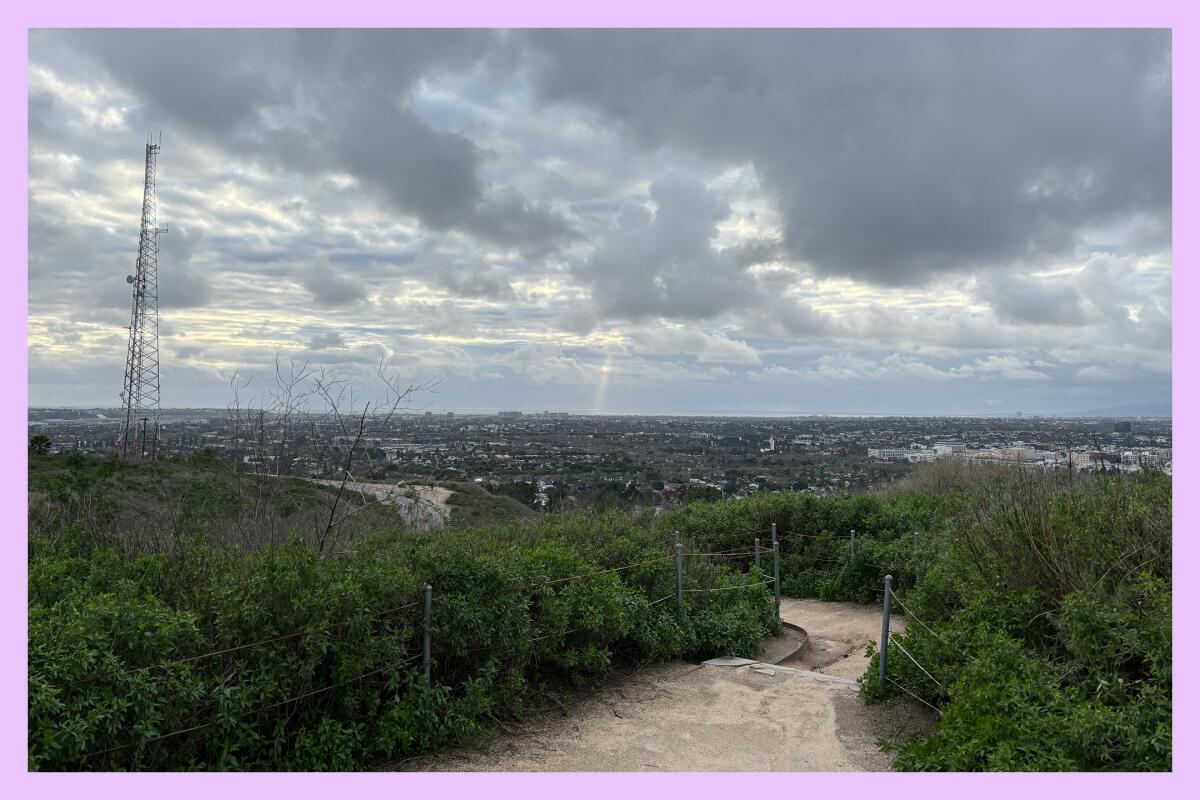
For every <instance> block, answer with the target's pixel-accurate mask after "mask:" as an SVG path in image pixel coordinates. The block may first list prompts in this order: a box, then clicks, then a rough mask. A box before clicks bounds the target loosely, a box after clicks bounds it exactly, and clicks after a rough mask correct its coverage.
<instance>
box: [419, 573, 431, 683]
mask: <svg viewBox="0 0 1200 800" xmlns="http://www.w3.org/2000/svg"><path fill="white" fill-rule="evenodd" d="M432 616H433V584H429V583H427V584H425V641H424V648H423V650H422V657H423V658H422V664H423V666H424V668H425V682H426V683H429V641H430V633H431V631H430V625H429V620H430V617H432Z"/></svg>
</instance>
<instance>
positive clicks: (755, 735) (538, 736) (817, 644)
mask: <svg viewBox="0 0 1200 800" xmlns="http://www.w3.org/2000/svg"><path fill="white" fill-rule="evenodd" d="M782 611H783V618H784V619H785V620H787V621H788V622H793V623H795V624H797V625H800V626H801V627H803V628H805V629H806V630H807V631H808V634H809V647H808V648H807V650H806V652H805V653H803V654H802V655H801V656H800V657H799V658H796V659H792V660H789V661H785V662H784V663H783V664H782V665H781V666H782V667H784V668H783V669H776V670H766V671H761V670H760V669H755V668H752V667H749V666H741V667H714V666H706V665H701V666H697V665H694V664H684V663H680V662H673V663H669V664H656V665H652V666H650V667H647V668H646V669H644V670H642V671H641V672H640V673H638V674H636V675H634V676H633V677H631V678H629V679H628V680H626V681H624V682H622V683H619V684H616V685H614V686H612V687H611V688H608V689H605V690H603V691H601V692H599V693H598V694H596V695H594V696H592V697H590V698H586V699H584V700H582V701H581V702H579V703H577V704H576V705H574V706H572V707H571V708H570V710H569V711H568V713H567V714H566V715H563V714H561V713H557V712H556V713H549V714H541V715H538V716H535V717H533V718H531V719H529V720H528V721H526V722H523V723H521V724H519V725H517V726H516V727H515V728H513V729H512V731H511V732H510V733H507V734H505V735H502V736H499V737H498V738H496V739H494V740H492V741H490V742H486V743H483V744H482V745H481V746H479V747H476V748H463V749H458V750H452V751H447V752H444V753H440V754H437V755H434V756H429V757H425V758H421V759H416V760H413V761H410V762H406V763H404V764H402V765H400V768H402V769H408V770H425V771H442V770H446V771H552V772H569V771H645V770H660V771H751V772H755V771H807V770H812V771H838V770H843V771H845V770H849V771H874V770H886V769H888V768H889V766H890V764H891V758H892V757H891V756H890V755H889V754H886V753H883V752H881V751H880V749H879V747H878V745H877V744H876V742H877V740H878V739H880V738H886V739H902V738H905V737H906V736H909V735H912V734H914V733H918V732H924V731H927V730H928V729H929V727H930V726H931V724H932V722H931V720H930V717H929V714H928V713H927V712H926V710H925V709H924V708H923V707H922V706H920V705H919V704H917V703H916V702H915V701H900V702H892V703H889V704H885V705H877V706H865V705H864V704H863V703H862V701H861V700H859V699H858V696H857V694H856V687H855V686H854V685H853V682H852V679H853V678H857V677H858V676H859V675H860V674H862V672H863V671H864V670H865V669H866V667H867V664H868V660H867V658H866V656H865V648H866V644H867V642H868V641H870V640H877V639H878V638H879V633H880V632H879V624H880V618H879V614H880V612H879V609H878V608H877V607H870V606H860V605H854V604H851V603H825V602H821V601H817V600H791V599H785V600H784V602H783V609H782ZM893 620H894V623H893V624H898V625H899V627H900V628H901V629H902V628H903V624H904V623H903V619H896V617H893ZM769 672H774V674H768V673H769ZM805 673H809V674H805ZM812 673H820V676H814V675H812ZM823 676H829V678H828V679H824V677H823Z"/></svg>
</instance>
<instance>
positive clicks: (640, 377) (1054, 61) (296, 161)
mask: <svg viewBox="0 0 1200 800" xmlns="http://www.w3.org/2000/svg"><path fill="white" fill-rule="evenodd" d="M1169 48H1170V41H1169V36H1168V35H1167V34H1164V33H1156V32H1146V31H1133V32H1130V31H1076V32H1072V31H1056V32H1037V31H1011V32H1005V31H985V32H956V31H938V32H929V31H915V32H914V31H891V32H884V31H859V32H845V31H775V32H770V31H758V32H755V31H649V32H635V31H576V32H571V31H567V32H563V31H548V32H547V31H538V32H499V33H497V32H487V31H173V32H164V31H111V30H95V31H76V32H69V31H34V32H31V35H30V73H29V78H30V97H29V113H30V154H29V174H30V217H29V219H30V231H29V233H30V254H29V269H30V315H29V318H30V322H29V342H30V356H31V371H30V379H31V399H32V398H37V399H38V401H39V402H54V403H57V402H63V400H62V398H63V397H67V396H70V397H71V398H73V399H72V400H71V402H99V401H101V400H102V401H103V402H105V403H109V402H115V398H116V397H117V395H118V393H119V390H120V378H121V372H122V365H123V362H122V358H123V356H124V350H125V346H126V340H127V337H128V331H127V329H126V328H125V326H126V325H128V322H129V313H130V289H129V286H128V285H127V284H126V283H125V280H124V278H125V275H126V274H127V273H130V272H132V271H133V264H134V259H135V256H136V250H137V223H138V214H137V212H138V209H139V208H140V201H141V184H142V176H141V147H142V144H141V143H142V141H143V136H144V135H145V131H146V129H147V128H150V129H153V130H157V129H159V128H162V129H163V130H164V132H165V134H166V136H165V143H166V144H165V147H164V152H163V159H162V163H161V164H160V167H161V170H160V182H159V187H158V188H159V193H158V194H159V198H160V223H169V224H170V226H171V233H170V234H168V235H166V236H164V237H163V238H162V239H161V240H160V246H161V248H162V250H161V253H160V264H161V269H162V279H161V281H160V296H161V300H162V308H163V317H162V319H163V328H162V336H163V339H162V344H163V353H164V376H165V377H164V380H165V381H166V382H167V383H169V384H170V386H171V387H173V388H172V389H171V390H170V392H169V394H170V397H171V400H170V402H172V403H176V404H180V405H186V404H206V403H213V402H216V403H218V404H221V403H224V402H226V401H227V400H228V397H227V396H226V394H227V392H228V389H229V376H228V374H227V373H228V371H229V370H231V369H234V368H236V369H240V370H243V371H244V373H245V374H247V375H249V374H251V373H252V372H257V373H258V374H260V375H261V376H263V378H265V380H266V381H267V383H269V382H270V379H271V378H270V376H271V375H272V374H273V369H274V362H275V359H276V358H277V357H278V356H279V355H280V354H281V353H282V354H284V355H285V356H287V357H292V356H294V357H295V358H297V359H299V360H305V359H311V360H312V361H313V363H322V364H329V365H336V367H337V368H338V369H339V370H342V369H344V370H347V371H348V374H349V375H350V376H351V377H353V376H358V377H363V376H366V377H369V375H370V369H369V367H370V365H371V364H373V363H374V362H375V361H377V360H378V359H379V358H381V357H384V356H387V357H392V358H395V359H396V360H397V361H398V362H400V363H403V364H404V365H406V367H410V368H411V369H412V370H413V371H414V372H416V373H422V374H424V373H428V374H431V375H433V374H441V375H445V376H449V377H450V378H452V379H453V380H454V381H457V382H456V383H454V385H453V387H448V389H449V390H448V392H447V394H446V395H445V399H446V402H447V404H448V405H449V406H450V407H454V406H458V407H467V406H490V405H493V404H496V403H503V404H509V403H512V405H513V407H521V406H522V405H525V406H526V407H529V406H530V405H531V404H532V405H536V406H538V407H549V408H553V407H564V405H563V404H567V405H566V407H571V408H578V407H581V405H580V403H583V404H584V405H587V403H588V402H590V400H589V399H588V398H590V397H591V396H592V395H593V394H595V395H596V396H597V397H601V396H607V397H608V398H609V399H608V400H607V401H605V402H608V403H613V404H616V405H613V406H612V408H617V407H622V406H623V407H625V408H629V409H635V408H636V409H641V410H646V411H662V410H669V409H670V408H671V407H672V406H671V404H672V403H674V404H675V406H674V407H675V408H679V407H690V406H687V405H683V406H680V405H679V404H680V403H687V402H691V400H690V398H691V397H693V396H695V392H696V387H697V386H703V387H704V392H705V396H706V397H711V402H712V403H713V404H714V408H716V407H722V408H724V409H726V410H746V409H751V408H757V407H761V406H759V405H758V404H759V403H760V402H761V399H762V398H764V397H775V398H784V397H786V398H788V399H787V404H788V406H789V407H791V408H810V409H818V410H829V411H834V410H846V408H850V407H854V408H860V409H862V410H874V411H877V412H894V411H906V412H912V411H922V410H924V411H929V410H945V409H955V410H960V411H977V410H980V409H981V408H982V405H981V404H982V403H984V402H985V401H986V403H987V404H988V408H999V407H1008V408H1022V409H1024V410H1025V411H1027V412H1029V411H1033V410H1039V409H1040V410H1043V411H1062V410H1071V409H1072V408H1075V409H1077V408H1079V407H1080V406H1079V404H1076V403H1074V402H1073V401H1072V402H1068V401H1069V400H1070V397H1068V396H1067V395H1069V394H1070V393H1071V392H1075V393H1076V394H1075V395H1072V396H1076V397H1086V398H1087V400H1088V402H1087V406H1088V407H1090V406H1097V405H1105V404H1109V405H1116V404H1118V403H1121V402H1126V401H1129V400H1131V399H1137V398H1138V397H1140V396H1141V395H1143V394H1148V393H1149V394H1154V395H1156V396H1165V394H1169V390H1170V346H1171V341H1170V334H1171V330H1170V327H1171V306H1170V269H1171V258H1170V250H1169V247H1170V233H1171V220H1170V214H1169V195H1170V180H1169V167H1170V161H1169V145H1170V138H1169V126H1170V106H1169V92H1170V84H1169V68H1170V62H1169V56H1170V52H1169ZM198 306H202V307H203V308H202V309H200V310H197V307H198ZM173 361H174V362H175V367H170V366H169V365H170V363H172V362H173ZM98 365H103V366H102V368H100V367H99V366H98ZM222 371H224V372H222ZM167 378H169V379H170V380H169V381H167ZM597 382H600V384H599V385H600V386H604V385H605V383H607V389H606V390H605V391H607V393H608V394H607V395H605V394H604V392H596V391H594V390H595V389H596V386H597ZM260 383H261V380H260V382H259V383H256V384H255V385H256V386H258V385H260ZM164 385H166V383H165V384H164ZM206 387H207V388H206ZM530 387H536V388H532V389H531V388H530ZM656 387H659V388H656ZM661 387H671V389H670V391H667V392H665V393H664V390H661ZM84 393H86V394H87V397H88V398H94V399H86V400H85V399H84V397H83V395H84ZM622 393H624V394H622ZM164 397H167V394H164ZM580 397H583V398H585V399H583V400H580V399H579V398H580ZM1098 397H1099V398H1103V402H1101V401H1100V400H1097V399H1096V398H1098ZM572 398H573V399H572ZM656 398H657V399H656ZM898 398H899V399H898ZM903 398H908V400H904V399H903ZM1064 398H1065V399H1064ZM596 402H597V403H599V400H597V401H596ZM663 403H666V405H665V406H664V405H662V404H663ZM993 403H1000V404H1001V405H999V406H993ZM1005 403H1007V404H1008V405H1007V406H1005V405H1004V404H1005ZM864 404H866V405H864ZM1014 404H1015V405H1014ZM867 406H869V407H870V408H867ZM597 408H600V406H599V405H597Z"/></svg>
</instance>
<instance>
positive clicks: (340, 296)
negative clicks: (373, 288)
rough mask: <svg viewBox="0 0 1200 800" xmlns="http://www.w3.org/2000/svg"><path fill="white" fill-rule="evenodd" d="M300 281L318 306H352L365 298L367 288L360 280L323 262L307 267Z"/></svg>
mask: <svg viewBox="0 0 1200 800" xmlns="http://www.w3.org/2000/svg"><path fill="white" fill-rule="evenodd" d="M301 282H302V284H303V285H304V288H305V289H307V290H308V292H309V294H310V295H311V296H312V299H313V302H315V303H316V304H317V305H320V306H329V307H340V306H352V305H356V304H358V303H361V302H362V301H363V300H365V299H366V298H367V288H366V286H365V285H364V284H363V282H362V281H360V280H356V279H354V278H351V277H349V276H347V275H344V274H342V273H340V272H338V271H336V270H334V269H333V268H332V267H331V266H329V264H326V263H323V262H319V263H316V264H313V265H312V266H311V267H309V268H308V270H306V271H305V273H304V275H303V277H302V279H301Z"/></svg>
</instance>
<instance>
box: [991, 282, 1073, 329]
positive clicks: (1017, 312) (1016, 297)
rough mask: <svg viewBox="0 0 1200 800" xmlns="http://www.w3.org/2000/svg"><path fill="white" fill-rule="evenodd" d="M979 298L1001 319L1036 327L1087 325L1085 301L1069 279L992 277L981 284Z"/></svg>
mask: <svg viewBox="0 0 1200 800" xmlns="http://www.w3.org/2000/svg"><path fill="white" fill-rule="evenodd" d="M976 294H977V296H978V297H979V298H980V299H981V300H983V301H984V302H986V303H988V304H989V305H991V307H992V308H993V309H994V310H995V312H996V314H998V315H999V316H1000V317H1001V318H1003V319H1005V320H1008V321H1011V322H1016V323H1032V324H1035V325H1078V324H1080V323H1082V322H1084V321H1085V317H1084V312H1083V302H1082V301H1083V298H1082V296H1081V295H1080V294H1079V290H1078V289H1076V288H1075V287H1074V286H1073V285H1071V284H1070V283H1069V282H1067V281H1066V280H1065V279H1061V278H1060V279H1058V280H1053V281H1052V280H1044V279H1038V278H1030V277H1028V276H1024V275H1015V274H1014V275H991V276H988V277H987V278H984V279H982V280H981V281H980V283H979V285H978V287H977V290H976Z"/></svg>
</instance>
